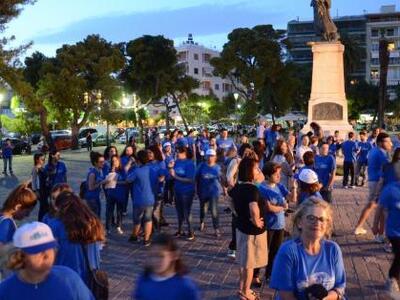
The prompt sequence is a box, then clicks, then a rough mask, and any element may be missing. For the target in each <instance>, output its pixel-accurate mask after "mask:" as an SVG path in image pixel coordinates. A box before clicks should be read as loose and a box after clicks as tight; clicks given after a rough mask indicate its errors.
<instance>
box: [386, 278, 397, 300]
mask: <svg viewBox="0 0 400 300" xmlns="http://www.w3.org/2000/svg"><path fill="white" fill-rule="evenodd" d="M385 285H386V291H387V292H389V293H390V294H391V296H392V297H393V299H399V298H398V297H399V296H400V293H399V284H398V283H397V280H396V279H395V278H388V280H386V284H385ZM394 296H396V297H394Z"/></svg>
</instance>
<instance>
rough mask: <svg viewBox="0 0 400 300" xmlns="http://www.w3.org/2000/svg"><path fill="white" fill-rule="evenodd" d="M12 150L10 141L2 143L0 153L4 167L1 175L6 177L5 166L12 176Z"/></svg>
mask: <svg viewBox="0 0 400 300" xmlns="http://www.w3.org/2000/svg"><path fill="white" fill-rule="evenodd" d="M13 149H14V146H13V145H12V144H11V140H10V139H6V140H5V141H4V142H3V143H2V147H1V151H2V154H3V166H4V171H3V174H5V175H7V165H8V170H9V171H10V174H11V175H12V174H13V170H12V158H13Z"/></svg>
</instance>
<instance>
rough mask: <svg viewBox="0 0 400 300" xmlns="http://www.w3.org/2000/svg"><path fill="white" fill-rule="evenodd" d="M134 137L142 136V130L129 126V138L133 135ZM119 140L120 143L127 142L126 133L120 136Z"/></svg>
mask: <svg viewBox="0 0 400 300" xmlns="http://www.w3.org/2000/svg"><path fill="white" fill-rule="evenodd" d="M132 136H133V137H134V138H135V139H138V138H139V137H140V132H139V130H137V129H135V128H128V139H130V138H131V137H132ZM118 142H119V143H120V144H126V134H122V135H121V136H120V137H119V138H118Z"/></svg>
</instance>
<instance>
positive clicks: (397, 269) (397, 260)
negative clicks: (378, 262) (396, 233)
mask: <svg viewBox="0 0 400 300" xmlns="http://www.w3.org/2000/svg"><path fill="white" fill-rule="evenodd" d="M389 241H390V243H391V244H392V251H393V254H394V259H393V261H392V265H391V266H390V269H389V278H395V279H397V280H400V238H398V237H389Z"/></svg>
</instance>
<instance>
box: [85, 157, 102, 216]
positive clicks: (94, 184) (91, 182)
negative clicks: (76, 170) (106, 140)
mask: <svg viewBox="0 0 400 300" xmlns="http://www.w3.org/2000/svg"><path fill="white" fill-rule="evenodd" d="M90 162H91V163H92V165H93V167H91V168H90V169H89V172H88V174H87V177H86V192H85V195H84V198H85V200H86V203H87V204H88V206H89V207H90V208H91V209H92V210H93V212H94V213H95V214H96V215H97V216H98V217H100V216H101V203H100V192H101V186H102V185H103V184H105V183H107V180H105V179H104V175H103V167H104V156H103V155H101V154H100V153H98V152H90Z"/></svg>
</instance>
